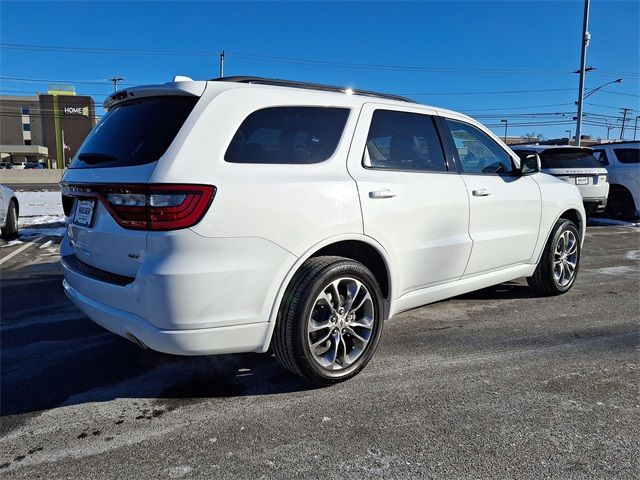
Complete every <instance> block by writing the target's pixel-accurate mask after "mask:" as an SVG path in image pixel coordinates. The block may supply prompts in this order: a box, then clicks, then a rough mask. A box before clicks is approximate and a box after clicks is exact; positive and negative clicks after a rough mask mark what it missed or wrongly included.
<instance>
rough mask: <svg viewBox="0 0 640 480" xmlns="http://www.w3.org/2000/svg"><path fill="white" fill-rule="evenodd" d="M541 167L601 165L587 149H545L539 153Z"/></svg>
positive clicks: (596, 166)
mask: <svg viewBox="0 0 640 480" xmlns="http://www.w3.org/2000/svg"><path fill="white" fill-rule="evenodd" d="M540 160H541V163H542V168H600V167H601V165H600V163H599V162H598V160H596V157H594V156H593V154H592V152H590V151H588V150H577V149H575V150H572V149H569V148H567V149H564V148H563V149H561V150H547V151H545V152H542V153H541V154H540Z"/></svg>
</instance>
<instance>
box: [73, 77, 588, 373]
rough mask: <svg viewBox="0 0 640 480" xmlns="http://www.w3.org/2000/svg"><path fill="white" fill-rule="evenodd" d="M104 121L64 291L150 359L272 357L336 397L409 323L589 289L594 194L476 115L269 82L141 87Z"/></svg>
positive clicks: (83, 186) (90, 145)
mask: <svg viewBox="0 0 640 480" xmlns="http://www.w3.org/2000/svg"><path fill="white" fill-rule="evenodd" d="M105 107H106V108H107V109H108V113H107V114H106V115H105V117H104V118H103V120H102V121H101V122H100V123H99V124H98V125H97V126H96V128H95V129H94V130H93V132H92V133H91V134H90V135H89V137H88V138H87V139H86V141H85V142H84V144H83V145H82V147H81V148H80V150H79V153H78V154H77V155H76V157H75V158H74V160H73V162H72V164H71V166H70V168H69V169H68V170H67V171H66V172H65V174H64V178H63V192H62V195H63V206H64V210H65V213H66V215H67V236H66V237H65V238H64V240H63V242H62V245H61V257H62V265H63V268H64V277H65V280H64V288H65V290H66V293H67V295H68V296H69V298H70V299H71V300H72V301H73V302H74V303H75V305H76V306H77V307H78V308H79V309H80V310H82V311H83V312H85V313H86V315H87V316H89V317H90V318H91V319H93V320H94V321H95V322H97V323H98V324H100V325H102V326H104V327H105V328H107V329H109V330H111V331H112V332H114V333H117V334H119V335H122V336H124V337H126V338H128V339H130V340H133V341H135V342H137V343H138V344H140V345H142V346H146V347H149V348H152V349H154V350H158V351H161V352H166V353H172V354H180V355H209V354H218V353H230V352H266V351H267V350H268V349H269V348H270V346H271V347H272V349H273V351H274V352H275V355H276V357H277V359H278V360H279V361H280V362H281V363H282V364H283V365H284V366H285V367H286V368H288V369H289V370H291V371H292V372H295V373H297V374H299V375H301V376H302V377H304V378H305V379H306V380H307V381H309V382H311V383H314V384H319V385H328V384H331V383H335V382H337V381H341V380H344V379H347V378H349V377H351V376H353V375H355V374H356V373H358V372H359V371H360V370H361V369H362V368H363V367H364V366H365V365H366V364H367V362H368V361H369V360H370V358H371V356H372V355H373V353H374V351H375V349H376V345H377V343H378V339H379V338H380V334H381V332H382V325H383V321H384V320H386V319H389V318H391V317H392V316H393V315H395V314H397V313H399V312H402V311H405V310H409V309H411V308H414V307H418V306H420V305H424V304H427V303H430V302H435V301H438V300H441V299H444V298H447V297H452V296H455V295H460V294H462V293H465V292H469V291H472V290H477V289H480V288H484V287H488V286H490V285H494V284H498V283H501V282H505V281H508V280H513V279H515V278H519V277H528V281H529V284H530V285H531V286H532V287H533V288H534V289H535V290H536V291H538V292H542V293H544V294H559V293H563V292H566V291H567V290H569V289H570V288H571V286H572V285H573V283H574V281H575V278H576V273H577V271H578V265H579V260H580V250H581V245H582V241H583V239H584V232H585V212H584V208H583V205H582V199H581V197H580V194H579V192H578V190H577V189H576V188H575V187H574V186H571V185H568V184H567V183H566V182H563V181H560V180H558V179H556V178H554V177H551V176H549V175H545V174H542V173H539V172H538V169H539V163H538V162H539V158H538V157H537V155H531V156H529V157H527V158H526V160H525V161H523V162H521V161H520V160H519V159H518V157H517V156H516V155H515V154H514V153H513V152H512V151H511V150H510V149H509V148H508V147H506V146H505V145H504V144H503V143H502V142H501V141H500V140H499V139H498V138H497V137H496V136H495V135H494V134H493V133H491V131H489V130H487V129H486V128H485V127H483V126H482V125H480V124H479V123H478V122H476V121H474V120H472V119H471V118H469V117H467V116H465V115H461V114H458V113H455V112H451V111H447V110H442V109H438V108H435V107H427V106H424V105H418V104H415V103H412V102H411V101H408V100H405V99H402V98H400V97H395V96H391V95H382V94H375V93H370V92H358V91H355V92H353V91H351V90H346V91H345V90H343V89H339V88H335V87H327V86H319V85H310V84H302V83H295V82H287V81H278V80H268V79H259V78H226V79H222V80H216V81H208V82H205V81H179V82H174V83H168V84H164V85H155V86H142V87H136V88H131V89H127V90H124V91H120V92H117V93H115V94H113V95H112V96H111V97H110V98H109V99H107V101H106V102H105ZM521 164H522V166H521Z"/></svg>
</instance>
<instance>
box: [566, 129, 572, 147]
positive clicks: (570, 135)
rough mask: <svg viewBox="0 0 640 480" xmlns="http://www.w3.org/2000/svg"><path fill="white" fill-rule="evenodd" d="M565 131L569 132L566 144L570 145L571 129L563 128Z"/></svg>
mask: <svg viewBox="0 0 640 480" xmlns="http://www.w3.org/2000/svg"><path fill="white" fill-rule="evenodd" d="M565 132H567V133H568V134H569V136H568V137H567V140H568V142H567V143H568V144H569V145H571V130H565Z"/></svg>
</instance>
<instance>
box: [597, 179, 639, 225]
mask: <svg viewBox="0 0 640 480" xmlns="http://www.w3.org/2000/svg"><path fill="white" fill-rule="evenodd" d="M616 204H618V209H619V208H620V207H624V208H623V210H633V211H628V212H625V211H621V212H617V211H615V210H616ZM638 209H640V205H636V201H635V198H634V197H633V194H632V193H631V190H629V188H627V187H626V186H625V185H622V184H619V183H612V184H610V185H609V197H608V199H607V208H606V209H605V212H606V213H607V214H608V215H610V216H612V217H613V218H621V219H624V217H631V216H633V213H634V212H635V210H638ZM625 213H626V215H625Z"/></svg>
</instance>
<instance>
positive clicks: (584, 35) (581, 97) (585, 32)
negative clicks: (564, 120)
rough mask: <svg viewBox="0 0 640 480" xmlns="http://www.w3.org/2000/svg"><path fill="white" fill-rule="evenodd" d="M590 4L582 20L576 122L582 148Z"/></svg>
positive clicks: (577, 142)
mask: <svg viewBox="0 0 640 480" xmlns="http://www.w3.org/2000/svg"><path fill="white" fill-rule="evenodd" d="M589 2H590V0H584V17H583V19H582V52H581V54H580V83H579V86H578V118H577V122H576V145H577V146H580V137H581V135H582V104H583V103H584V77H585V66H586V63H587V47H588V46H589V40H590V39H591V34H590V33H589V30H588V28H589Z"/></svg>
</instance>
